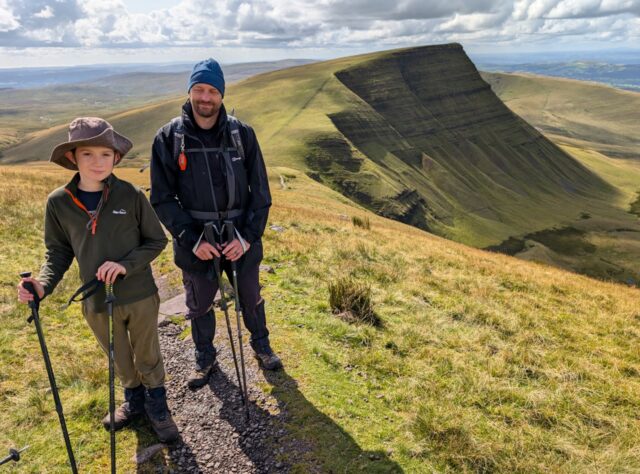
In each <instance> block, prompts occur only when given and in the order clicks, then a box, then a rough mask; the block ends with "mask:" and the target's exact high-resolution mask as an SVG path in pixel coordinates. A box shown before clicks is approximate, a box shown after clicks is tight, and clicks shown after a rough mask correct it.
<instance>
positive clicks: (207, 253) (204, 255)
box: [194, 241, 220, 260]
mask: <svg viewBox="0 0 640 474" xmlns="http://www.w3.org/2000/svg"><path fill="white" fill-rule="evenodd" d="M194 253H195V254H196V257H198V258H199V259H200V260H213V259H214V258H217V257H219V256H220V252H219V251H218V249H216V248H215V247H214V246H213V245H211V244H210V243H209V242H205V241H203V242H200V244H199V245H198V248H197V249H196V251H195V252H194Z"/></svg>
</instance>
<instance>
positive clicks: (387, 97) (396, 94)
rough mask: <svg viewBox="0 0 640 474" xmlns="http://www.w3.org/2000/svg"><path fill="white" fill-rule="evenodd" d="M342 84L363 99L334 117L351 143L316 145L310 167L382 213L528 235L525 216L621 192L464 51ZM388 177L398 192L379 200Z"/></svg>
mask: <svg viewBox="0 0 640 474" xmlns="http://www.w3.org/2000/svg"><path fill="white" fill-rule="evenodd" d="M335 77H336V78H337V79H338V80H339V81H340V82H341V83H342V84H343V85H344V86H346V87H347V88H348V89H349V90H350V91H351V92H352V93H354V94H355V95H356V96H357V98H358V99H359V101H355V105H352V106H350V107H346V108H344V109H343V110H342V111H340V112H337V113H333V114H330V115H329V117H330V119H331V121H332V122H333V124H334V125H335V127H336V129H337V130H338V131H339V132H340V134H342V138H340V139H338V138H335V137H334V140H329V141H327V140H322V139H314V140H313V141H312V146H311V147H310V153H309V154H308V156H307V157H306V163H307V165H308V166H309V167H310V168H311V169H313V170H314V171H315V173H314V174H313V176H314V177H316V179H318V180H321V181H323V182H325V183H327V184H331V185H332V186H333V187H335V188H337V189H339V190H340V191H342V192H343V193H344V194H346V195H348V196H349V197H351V198H352V199H354V200H356V201H358V202H359V203H361V204H363V205H365V206H367V207H369V208H370V209H372V210H374V211H376V212H378V213H379V214H383V215H385V216H387V217H392V218H395V219H398V220H400V221H403V222H406V223H410V224H413V225H416V226H418V227H422V228H425V229H429V228H433V229H435V230H436V231H437V232H439V233H441V234H444V235H447V234H448V233H449V230H448V228H452V227H454V226H460V225H461V223H462V222H463V221H468V222H470V224H469V226H470V227H473V226H474V222H475V223H478V222H480V221H481V222H482V225H485V226H491V225H492V224H491V222H492V221H493V222H496V223H499V225H504V226H506V227H510V226H513V227H523V222H522V219H523V215H522V214H523V213H524V214H525V215H526V214H527V213H534V214H539V213H541V212H547V213H548V212H549V211H550V208H562V207H565V206H568V207H571V208H573V207H575V204H576V201H580V200H584V199H590V198H596V197H597V198H600V199H606V198H607V196H610V195H612V194H613V193H615V191H614V190H613V188H611V187H610V186H609V185H608V184H607V183H605V182H604V181H602V180H601V179H600V178H599V177H597V176H596V175H595V174H593V173H591V172H590V171H589V170H588V169H586V168H585V167H584V166H582V165H581V164H580V163H578V162H577V161H576V160H574V159H573V158H572V157H570V156H569V155H567V154H566V153H565V152H563V151H562V150H561V149H559V148H558V147H557V146H555V145H554V144H553V143H551V142H550V141H549V140H547V139H546V138H545V137H544V136H542V135H541V134H540V133H539V132H538V131H537V130H535V129H534V128H533V127H531V126H530V125H529V124H527V123H526V122H525V121H524V120H522V119H521V118H520V117H518V116H517V115H515V114H514V113H513V112H511V111H510V110H509V109H508V108H507V107H506V106H505V105H504V104H503V103H502V102H501V101H500V100H499V99H498V98H497V97H496V95H495V94H494V93H493V92H492V90H491V88H490V86H489V85H488V84H487V83H486V82H484V81H483V80H482V78H481V77H480V75H479V74H478V71H477V70H476V68H475V66H474V65H473V63H472V62H471V61H470V60H469V58H468V57H467V56H466V54H465V53H464V51H463V49H462V47H461V46H460V45H457V44H450V45H442V46H429V47H423V48H414V49H407V50H400V51H395V52H390V53H387V54H380V55H378V56H375V57H374V58H372V59H369V60H365V61H362V62H359V63H357V64H355V65H352V66H350V67H347V68H345V69H342V70H339V71H336V72H335ZM336 140H342V142H343V146H342V147H341V148H340V150H339V151H338V150H336V148H335V143H336ZM328 156H331V157H332V158H333V160H329V161H327V157H328ZM322 157H325V158H324V159H323V158H322ZM363 158H364V159H366V160H370V161H371V162H373V163H375V165H376V167H375V168H376V173H377V178H378V179H377V180H374V179H366V176H365V174H366V173H365V174H363V171H362V169H361V168H363V166H362V159H363ZM328 162H330V163H331V164H330V166H328V165H327V164H326V163H328ZM323 163H324V165H323ZM356 163H358V165H357V166H356ZM383 178H384V179H386V180H387V181H389V182H392V183H393V184H394V187H395V189H396V190H397V192H396V193H395V194H388V193H387V195H385V196H380V195H379V192H378V190H377V187H376V183H377V182H379V181H380V179H383ZM518 214H520V215H518ZM564 217H568V215H565V216H564ZM463 240H464V239H463Z"/></svg>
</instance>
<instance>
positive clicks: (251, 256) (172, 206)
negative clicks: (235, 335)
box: [151, 59, 282, 388]
mask: <svg viewBox="0 0 640 474" xmlns="http://www.w3.org/2000/svg"><path fill="white" fill-rule="evenodd" d="M224 89H225V82H224V75H223V73H222V69H221V68H220V65H219V64H218V63H217V62H216V61H215V60H213V59H207V60H204V61H202V62H200V63H198V64H196V65H195V66H194V68H193V72H192V73H191V76H190V78H189V85H188V93H189V99H188V100H187V102H186V103H185V104H184V105H183V107H182V115H181V116H180V117H176V118H175V119H173V120H172V121H171V122H169V123H167V124H166V125H165V126H164V127H162V128H161V129H160V130H159V131H158V133H157V134H156V137H155V140H154V143H153V149H152V155H151V204H152V205H153V207H154V209H155V210H156V213H157V214H158V217H159V218H160V220H161V221H162V223H163V224H164V225H165V227H167V229H168V230H169V232H171V235H172V236H173V249H174V259H175V263H176V265H178V267H180V269H181V270H182V276H183V284H184V287H185V291H186V304H187V308H188V313H187V315H186V317H187V318H188V319H190V320H191V335H192V338H193V342H194V344H195V370H194V372H193V373H192V374H191V376H190V377H189V381H188V384H189V386H190V387H192V388H193V387H199V386H202V385H204V384H206V383H207V380H208V378H209V374H210V373H211V370H212V368H213V365H214V362H215V356H216V351H215V348H214V346H213V337H214V332H215V317H214V314H213V308H212V305H213V298H214V295H215V293H216V291H217V290H218V282H217V281H216V278H215V274H214V272H213V261H214V259H215V258H219V257H222V264H223V268H224V270H225V271H226V272H227V275H229V273H230V262H237V266H238V289H239V296H240V303H241V306H242V309H243V317H244V324H245V326H246V327H247V329H248V330H249V331H250V333H251V347H252V348H253V350H254V352H255V355H256V358H257V359H258V361H259V362H260V364H261V365H262V366H263V367H264V368H265V369H269V370H275V369H278V368H281V367H282V363H281V361H280V359H279V358H278V356H277V355H275V354H274V353H273V351H272V350H271V346H270V344H269V331H268V330H267V325H266V318H265V310H264V300H263V299H262V297H261V296H260V284H259V278H258V277H259V275H258V273H259V267H260V261H261V260H262V242H261V237H262V234H263V232H264V228H265V226H266V223H267V217H268V215H269V207H270V206H271V194H270V192H269V183H268V179H267V172H266V168H265V164H264V160H263V158H262V153H261V151H260V146H259V145H258V141H257V138H256V135H255V132H254V131H253V129H252V128H251V127H249V126H248V125H246V124H243V123H241V122H240V121H238V120H237V119H236V118H234V117H232V116H229V115H227V112H226V110H225V107H224V105H223V103H222V100H223V97H224ZM224 220H232V221H233V222H234V225H235V228H236V231H237V233H236V238H235V239H233V240H232V241H231V242H226V243H224V244H223V245H220V244H219V243H216V242H211V241H207V240H206V239H205V236H204V225H205V223H206V222H213V223H214V224H216V226H217V227H218V228H220V227H221V226H222V223H223V221H224ZM209 240H211V239H209ZM223 240H224V239H223Z"/></svg>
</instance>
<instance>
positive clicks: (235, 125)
mask: <svg viewBox="0 0 640 474" xmlns="http://www.w3.org/2000/svg"><path fill="white" fill-rule="evenodd" d="M227 120H228V122H229V132H230V133H231V140H232V141H233V146H234V147H236V148H237V149H238V154H239V155H240V158H242V160H243V161H244V158H245V154H244V146H243V145H242V137H241V135H240V120H238V119H237V118H235V117H234V116H233V115H228V116H227Z"/></svg>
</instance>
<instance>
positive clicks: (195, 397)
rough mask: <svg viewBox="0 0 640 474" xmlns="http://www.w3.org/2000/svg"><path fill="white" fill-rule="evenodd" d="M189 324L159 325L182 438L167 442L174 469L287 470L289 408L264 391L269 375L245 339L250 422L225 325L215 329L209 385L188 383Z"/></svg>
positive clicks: (190, 355) (171, 401)
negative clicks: (185, 332) (283, 456)
mask: <svg viewBox="0 0 640 474" xmlns="http://www.w3.org/2000/svg"><path fill="white" fill-rule="evenodd" d="M234 316H235V315H234ZM182 324H184V325H182ZM186 325H187V323H186V322H184V323H181V322H178V323H175V322H167V321H165V323H163V324H161V327H160V328H159V332H160V344H161V347H162V352H163V356H164V360H165V368H166V371H167V374H168V381H167V390H168V398H169V406H170V407H171V409H172V413H173V416H174V419H175V421H176V423H177V424H178V427H179V429H180V434H181V440H180V441H178V442H177V443H175V444H174V445H172V446H170V447H169V457H170V459H171V464H172V466H173V470H172V472H186V473H238V474H240V473H274V472H278V473H280V472H285V473H286V472H289V468H288V466H287V465H285V464H284V463H283V462H282V461H281V460H280V454H281V453H283V452H284V450H285V446H284V441H283V439H282V438H283V436H284V435H285V434H286V433H285V430H284V428H283V417H284V416H285V413H284V412H283V411H282V406H279V404H278V402H277V401H276V400H275V399H274V398H273V397H270V396H267V395H265V394H264V393H263V392H262V390H260V388H259V385H260V384H264V383H266V379H265V376H264V374H263V373H262V370H261V369H259V367H258V364H257V361H256V360H255V359H254V358H253V356H252V352H251V349H250V348H249V346H248V344H247V341H246V339H245V345H244V348H245V349H244V351H245V356H246V367H247V382H248V384H247V385H248V388H249V400H250V403H249V409H250V417H251V418H250V421H247V420H246V419H245V412H244V406H243V404H242V399H241V397H240V391H239V388H238V381H237V377H236V373H235V368H234V365H233V359H232V356H231V350H230V348H229V341H228V339H227V337H226V327H224V325H222V327H218V328H217V330H216V342H215V344H216V348H217V349H218V358H217V360H218V363H217V367H216V368H215V370H214V372H213V374H212V377H211V379H210V381H209V384H208V385H205V386H204V387H202V388H199V389H197V390H191V389H189V388H187V386H186V380H187V377H188V375H189V372H190V371H191V368H192V364H193V343H192V342H191V338H190V337H187V338H186V339H183V338H182V337H180V334H181V333H182V332H183V330H184V329H185V328H186ZM245 335H246V333H245ZM267 376H272V375H271V374H267ZM263 386H264V385H263ZM287 449H291V447H287Z"/></svg>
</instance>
